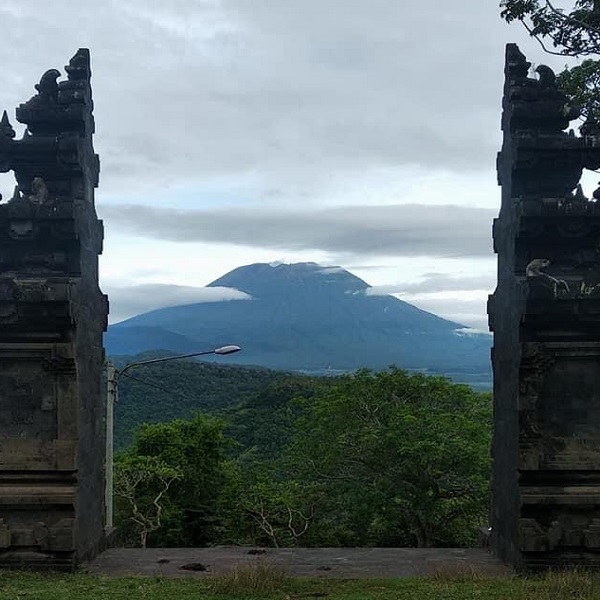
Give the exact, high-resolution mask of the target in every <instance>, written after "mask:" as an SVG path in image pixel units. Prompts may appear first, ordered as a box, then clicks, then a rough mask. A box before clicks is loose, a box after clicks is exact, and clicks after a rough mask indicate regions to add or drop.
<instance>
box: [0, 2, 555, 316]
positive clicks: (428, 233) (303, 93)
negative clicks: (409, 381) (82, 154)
mask: <svg viewBox="0 0 600 600" xmlns="http://www.w3.org/2000/svg"><path fill="white" fill-rule="evenodd" d="M497 5H498V2H496V0H461V1H460V2H455V3H452V4H451V5H448V6H447V7H446V5H445V4H444V3H439V2H405V1H403V0H284V1H282V0H222V1H218V0H161V1H152V0H136V1H132V0H115V1H109V0H101V1H98V0H94V1H91V0H77V1H75V0H56V1H55V2H52V3H50V2H48V1H47V0H27V1H26V2H24V1H23V0H18V1H17V0H2V2H1V3H0V31H1V33H2V44H0V64H1V65H2V70H1V73H2V75H1V85H0V109H2V108H6V109H7V110H8V111H9V115H11V117H12V116H13V115H14V109H15V107H16V106H17V105H18V104H19V103H20V102H23V101H25V100H27V99H28V98H29V97H30V96H31V95H32V94H33V93H34V90H33V85H34V84H35V83H37V81H38V80H39V77H40V75H41V74H42V73H43V72H44V71H45V70H46V69H50V68H54V67H56V68H59V69H60V70H62V67H63V66H64V65H65V64H66V63H67V62H68V59H69V58H70V57H71V56H72V55H73V54H74V52H75V51H76V50H77V48H79V47H89V48H90V50H91V53H92V69H93V79H92V86H93V93H94V101H95V117H96V136H95V147H96V150H97V152H98V153H99V154H100V159H101V165H102V171H101V176H100V187H99V189H98V190H97V193H96V202H97V209H98V213H99V216H100V217H101V218H103V219H104V220H105V231H106V239H105V252H104V255H103V257H102V259H101V273H102V287H103V289H104V291H105V292H107V293H108V294H109V295H110V296H111V311H112V314H111V319H112V321H113V322H114V321H117V320H120V319H122V318H125V317H127V316H131V315H133V314H136V313H139V312H143V311H145V310H149V309H153V308H157V307H159V306H163V305H173V304H178V303H189V302H194V301H216V300H222V301H226V300H231V299H232V298H235V297H236V296H235V292H231V291H227V290H221V292H220V295H219V294H216V295H215V292H207V291H206V290H204V289H202V287H203V286H204V285H205V284H207V283H209V282H210V281H212V280H213V279H216V278H217V277H219V276H220V275H222V274H224V273H225V272H227V271H229V270H231V269H233V268H235V267H237V266H240V265H243V264H249V263H252V262H271V261H275V260H279V261H285V262H299V261H315V262H319V263H322V264H324V265H341V266H343V267H345V268H347V269H348V270H350V271H352V272H353V273H355V274H356V275H358V276H359V277H361V278H363V279H364V280H365V281H367V282H368V283H370V284H372V285H374V286H376V290H374V292H376V293H394V294H396V295H398V297H400V298H402V299H404V300H407V301H409V302H411V303H413V304H416V305H417V306H420V307H422V308H425V309H426V310H431V311H432V312H435V313H437V314H440V315H442V316H445V317H448V318H451V319H454V320H457V321H459V322H461V323H463V324H466V325H468V326H472V327H476V328H486V327H487V325H486V322H487V319H486V316H485V299H486V297H487V294H488V293H490V292H491V291H492V290H493V288H494V286H495V257H494V254H493V252H492V243H491V220H492V218H493V217H494V216H495V215H496V213H497V210H498V207H499V198H500V191H499V188H498V187H497V185H496V175H495V171H494V168H495V155H496V152H497V151H498V149H499V147H500V143H501V135H500V130H499V126H500V106H501V92H502V84H503V75H502V71H503V60H504V45H505V44H506V42H510V41H516V42H517V43H519V45H520V46H521V49H522V50H523V51H524V52H525V53H526V54H527V55H528V58H529V60H531V61H532V62H534V63H538V64H539V63H540V62H546V63H549V64H552V65H554V66H558V67H560V66H561V65H562V61H561V59H556V58H553V57H549V56H547V55H544V54H543V53H542V51H541V49H540V48H539V47H538V46H537V44H536V42H535V41H533V40H530V39H529V38H527V36H526V35H525V33H524V32H523V31H522V30H521V28H520V27H519V26H518V25H512V26H508V25H506V24H505V23H503V22H502V21H501V20H500V17H499V15H498V13H499V9H498V6H497ZM445 7H446V8H445ZM13 183H14V182H13V179H12V175H11V176H8V175H3V176H0V191H1V192H2V193H3V194H4V195H5V196H7V197H10V195H11V191H12V186H13ZM207 294H211V295H207Z"/></svg>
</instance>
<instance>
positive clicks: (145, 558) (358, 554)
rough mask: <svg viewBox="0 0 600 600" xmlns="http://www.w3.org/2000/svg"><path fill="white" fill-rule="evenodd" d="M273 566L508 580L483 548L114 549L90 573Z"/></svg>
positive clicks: (199, 573) (293, 571)
mask: <svg viewBox="0 0 600 600" xmlns="http://www.w3.org/2000/svg"><path fill="white" fill-rule="evenodd" d="M254 561H268V562H270V563H273V564H277V565H282V566H283V567H284V568H285V569H286V570H287V571H288V573H289V574H290V575H293V576H297V577H335V578H344V579H357V578H379V577H416V576H426V575H432V574H436V573H440V574H445V573H448V574H458V573H471V572H474V573H478V574H482V575H508V574H510V572H511V571H510V569H509V568H507V567H505V566H504V565H502V563H500V561H498V560H497V559H495V558H494V557H492V556H491V555H490V554H489V553H488V552H487V551H486V550H482V549H478V548H422V549H421V548H247V547H229V546H223V547H213V548H148V549H145V550H144V549H140V548H112V549H109V550H107V551H106V552H104V553H103V554H101V555H100V556H99V557H98V558H96V560H94V561H93V562H91V563H89V564H88V565H87V567H86V570H87V571H88V572H90V573H95V574H99V575H108V576H123V575H145V576H165V577H186V576H187V577H189V576H192V577H206V576H207V575H210V574H212V573H220V572H224V571H228V570H231V569H232V568H233V567H235V566H236V565H240V564H242V565H243V564H248V563H252V562H254Z"/></svg>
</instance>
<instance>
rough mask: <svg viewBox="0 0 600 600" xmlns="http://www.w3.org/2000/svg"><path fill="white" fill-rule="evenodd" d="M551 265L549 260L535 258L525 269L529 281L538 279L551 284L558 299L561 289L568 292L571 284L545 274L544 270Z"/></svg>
mask: <svg viewBox="0 0 600 600" xmlns="http://www.w3.org/2000/svg"><path fill="white" fill-rule="evenodd" d="M549 265H550V261H549V260H548V259H547V258H534V259H533V260H532V261H531V262H530V263H529V264H528V265H527V267H526V268H525V277H526V278H527V279H537V280H541V281H544V282H546V283H549V284H550V285H551V286H552V291H553V292H554V297H555V298H556V296H557V295H558V290H559V289H561V288H562V289H564V290H565V291H566V292H568V291H569V284H568V283H567V282H566V281H565V280H564V279H557V278H556V277H552V275H549V274H548V273H544V272H543V271H542V269H545V268H546V267H548V266H549Z"/></svg>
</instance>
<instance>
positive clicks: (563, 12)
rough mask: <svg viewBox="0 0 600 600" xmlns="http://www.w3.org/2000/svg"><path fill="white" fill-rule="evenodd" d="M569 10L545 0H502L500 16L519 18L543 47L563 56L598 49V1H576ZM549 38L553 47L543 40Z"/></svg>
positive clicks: (511, 18) (586, 52)
mask: <svg viewBox="0 0 600 600" xmlns="http://www.w3.org/2000/svg"><path fill="white" fill-rule="evenodd" d="M571 5H572V8H571V10H567V9H564V8H561V7H556V6H555V5H554V4H553V3H551V2H549V1H548V0H502V1H501V2H500V7H501V13H500V14H501V16H502V18H503V19H505V20H506V21H507V22H508V23H511V22H513V21H520V22H521V23H522V24H523V25H524V27H525V28H526V29H527V31H528V32H529V34H530V35H531V36H533V37H535V38H536V39H537V40H538V41H539V42H540V44H541V45H542V47H543V48H544V50H545V51H546V52H549V53H551V54H560V55H562V56H590V55H595V54H598V53H599V52H600V0H577V1H576V2H574V3H571ZM546 39H547V40H550V42H551V44H552V46H553V48H554V50H552V49H550V48H548V47H547V46H546V45H545V43H544V40H546Z"/></svg>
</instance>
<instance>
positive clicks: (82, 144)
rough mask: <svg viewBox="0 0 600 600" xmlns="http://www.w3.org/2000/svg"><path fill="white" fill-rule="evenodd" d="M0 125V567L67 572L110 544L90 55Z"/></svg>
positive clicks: (52, 76)
mask: <svg viewBox="0 0 600 600" xmlns="http://www.w3.org/2000/svg"><path fill="white" fill-rule="evenodd" d="M65 70H66V72H67V78H66V79H65V80H62V81H59V78H60V76H61V74H60V72H59V71H57V70H56V69H52V70H50V71H47V72H46V73H45V74H44V75H43V76H42V78H41V80H40V82H39V83H38V84H37V85H36V86H35V89H36V90H37V94H36V95H35V96H34V97H33V98H31V99H30V100H28V101H27V102H25V103H24V104H21V105H20V106H19V107H18V108H17V111H16V118H17V121H19V122H20V123H22V124H24V125H25V126H26V130H25V133H24V135H23V137H22V138H21V139H15V137H16V136H15V131H14V130H13V127H12V125H11V124H10V122H9V119H8V116H7V114H6V112H5V113H4V115H3V116H2V120H1V121H0V172H8V171H13V172H14V175H15V178H16V182H17V185H16V187H15V189H14V193H13V195H12V198H10V199H6V198H5V199H4V201H3V202H2V203H0V567H7V566H22V567H28V568H35V569H39V568H62V569H71V568H73V567H74V566H75V565H76V564H77V563H79V562H80V561H82V560H85V559H88V558H91V557H93V556H94V555H95V554H96V553H97V552H98V550H99V548H101V546H102V544H103V540H104V536H105V506H104V457H105V431H104V428H105V401H104V389H103V379H102V369H103V362H104V351H103V348H102V334H103V331H104V330H105V329H106V317H107V313H108V302H107V299H106V296H104V295H103V294H102V293H101V291H100V289H99V287H98V255H99V254H100V253H101V252H102V238H103V230H102V223H101V221H99V220H98V218H97V217H96V210H95V208H94V188H95V187H96V186H97V185H98V173H99V160H98V156H97V155H96V154H95V153H94V148H93V145H92V134H93V133H94V118H93V116H92V109H93V103H92V91H91V87H90V78H91V71H90V56H89V51H88V50H86V49H80V50H79V51H78V52H77V54H75V56H74V57H73V58H72V59H71V61H70V62H69V64H68V65H67V66H66V67H65Z"/></svg>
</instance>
